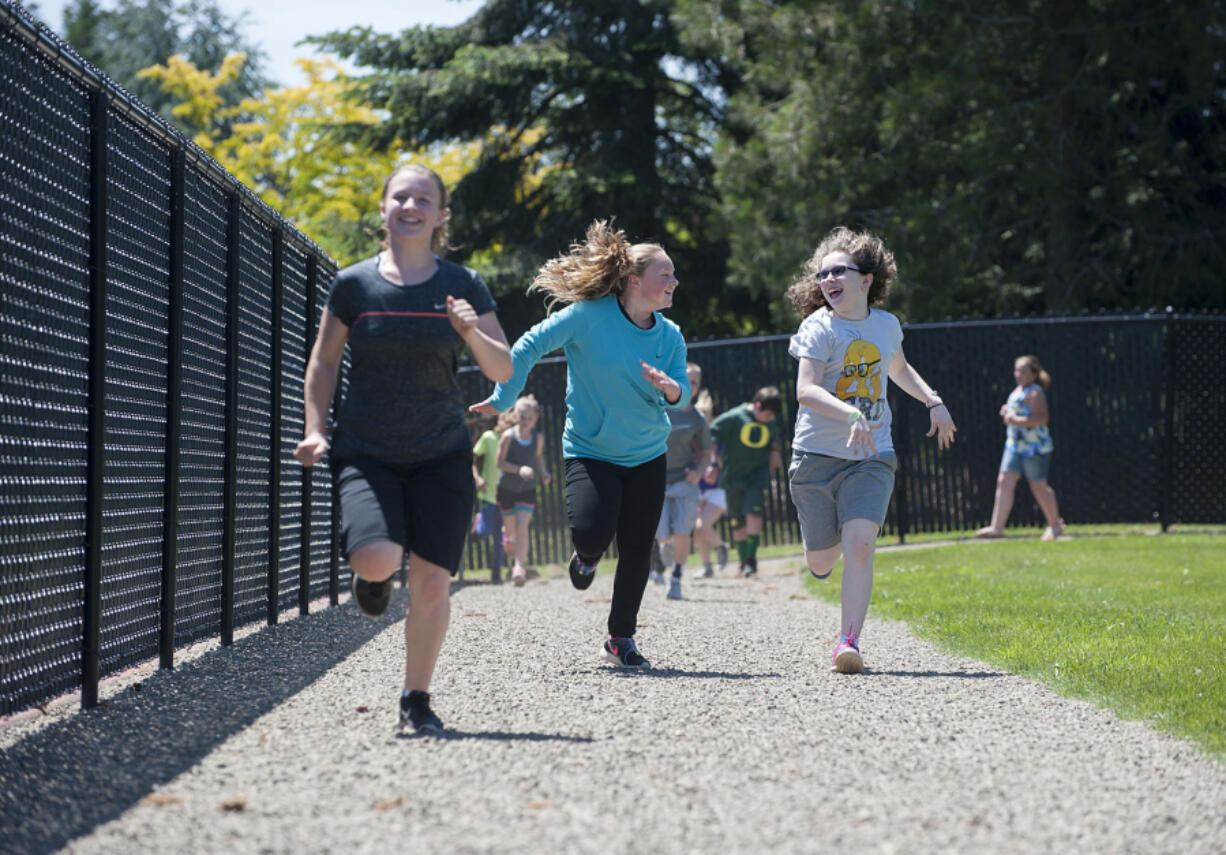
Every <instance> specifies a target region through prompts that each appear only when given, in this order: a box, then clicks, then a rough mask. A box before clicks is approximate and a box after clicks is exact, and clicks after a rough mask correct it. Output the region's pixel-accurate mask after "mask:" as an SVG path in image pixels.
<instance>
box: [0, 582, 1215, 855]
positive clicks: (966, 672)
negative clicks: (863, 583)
mask: <svg viewBox="0 0 1226 855" xmlns="http://www.w3.org/2000/svg"><path fill="white" fill-rule="evenodd" d="M762 566H763V570H762V573H761V575H760V577H759V578H757V579H753V580H740V579H734V578H720V579H713V580H703V581H691V580H689V579H687V580H686V583H685V596H686V599H685V600H683V601H681V602H670V601H666V600H665V599H664V588H663V587H659V586H654V585H649V586H648V590H647V595H646V597H645V600H644V605H643V609H642V612H641V614H640V624H641V625H640V629H639V633H638V640H639V643H640V645H641V647H642V650H643V652H644V654H645V655H647V657H648V658H649V659H651V661H652V662H653V664H654V665H655V668H654V669H652V670H651V671H648V672H628V671H622V670H618V669H615V668H613V667H611V666H608V665H606V664H604V663H603V661H602V660H601V658H600V643H601V640H602V638H603V632H604V625H605V619H606V616H607V612H608V597H609V595H610V592H611V589H612V577H611V576H608V575H601V576H599V577H597V579H596V582H595V584H594V585H593V586H592V588H591V590H589V591H585V592H577V591H575V590H573V589H572V588H571V586H570V584H569V582H568V581H567V580H566V579H565V578H563V577H557V578H550V579H541V580H539V581H533V582H530V583H529V584H528V585H527V586H526V587H524V588H522V589H515V588H512V587H511V586H510V585H505V586H501V587H494V586H491V585H487V584H480V583H477V584H466V585H460V586H457V587H456V589H455V592H454V595H453V598H452V624H451V630H450V633H449V635H448V639H447V643H446V645H445V647H444V649H443V655H442V658H441V660H440V663H439V667H438V670H437V673H436V676H435V682H434V686H433V705H434V708H435V711H436V712H437V713H438V714H439V715H440V717H441V718H442V719H443V721H444V722H445V723H446V725H447V727H448V735H447V736H446V737H444V738H436V739H432V738H418V737H408V736H398V735H397V734H396V733H395V727H394V725H395V710H396V695H397V693H398V687H399V685H400V683H401V680H402V679H403V667H404V664H403V646H404V641H403V633H402V629H401V627H402V622H401V621H400V620H399V618H398V617H393V616H392V615H393V614H395V615H403V610H404V607H405V605H406V603H407V599H406V595H405V592H404V591H400V590H398V591H397V594H396V598H395V599H394V600H393V603H392V611H391V613H389V616H387V617H385V618H384V619H381V620H380V621H370V620H366V619H364V618H362V617H360V616H359V615H358V614H357V613H356V611H355V609H354V607H353V606H352V605H351V604H346V605H343V606H341V607H340V608H334V609H325V610H322V611H319V612H317V613H315V614H312V615H309V616H307V617H304V618H297V619H294V620H291V621H288V622H285V623H283V624H281V625H278V626H276V627H273V628H270V629H267V630H264V631H261V632H257V633H253V634H251V635H249V636H247V637H245V638H243V639H240V640H239V641H237V642H236V643H235V644H234V645H233V646H232V647H231V648H228V649H224V650H214V651H211V652H209V653H206V654H204V655H202V656H199V657H198V658H196V659H194V660H193V661H190V662H187V663H185V664H181V665H179V666H178V667H177V668H176V670H175V671H174V672H156V673H152V674H150V675H148V676H147V677H146V678H144V679H143V680H142V683H141V686H140V691H134V690H133V689H132V688H131V686H129V687H127V688H126V689H123V690H122V691H115V692H113V693H112V695H111V697H110V698H109V699H108V700H107V701H106V702H105V703H104V704H103V705H102V706H100V707H99V708H98V709H95V710H91V711H89V712H85V713H80V712H72V713H71V714H64V715H61V716H59V717H58V718H57V719H56V720H54V721H50V722H41V723H38V724H37V726H35V725H33V724H31V723H30V722H29V721H28V720H27V721H26V723H24V724H22V723H17V724H15V725H14V724H10V725H9V726H7V727H6V728H4V729H3V731H6V732H4V733H0V808H2V816H3V818H2V819H0V852H4V853H38V852H54V851H57V850H61V849H62V850H63V851H65V852H71V853H80V855H85V854H86V853H119V852H123V853H127V852H132V851H144V852H193V853H228V854H232V855H244V853H282V852H285V853H299V855H300V853H324V852H328V853H335V852H392V851H417V852H526V851H545V852H593V853H595V852H601V853H606V852H631V851H641V852H650V853H674V852H677V853H680V852H721V853H722V852H751V851H752V852H761V851H771V852H827V851H829V852H835V851H838V852H847V851H855V852H870V853H878V852H880V853H910V852H916V853H926V852H934V853H935V852H940V853H949V852H967V853H972V852H973V853H980V852H992V853H1044V852H1059V853H1073V852H1075V853H1097V852H1102V853H1147V855H1148V853H1166V852H1170V853H1181V854H1182V855H1188V854H1189V853H1191V854H1192V855H1196V853H1221V852H1223V851H1226V766H1223V765H1222V764H1220V763H1217V762H1215V761H1213V760H1211V759H1208V758H1206V757H1205V756H1204V755H1202V754H1200V753H1199V752H1198V751H1197V750H1196V749H1195V748H1193V747H1192V746H1191V745H1189V744H1187V743H1183V742H1180V741H1178V740H1175V739H1172V738H1170V737H1167V736H1164V735H1162V734H1159V733H1157V732H1155V731H1154V730H1152V729H1151V728H1149V727H1148V726H1147V725H1145V724H1144V723H1140V722H1126V721H1120V720H1119V719H1117V718H1116V717H1115V716H1113V715H1112V714H1110V713H1108V712H1105V711H1103V710H1100V709H1097V708H1095V707H1093V706H1091V705H1089V704H1086V703H1082V702H1079V701H1072V700H1067V699H1064V698H1061V697H1059V696H1057V695H1055V694H1054V693H1052V692H1051V691H1050V690H1048V689H1046V688H1043V687H1042V686H1040V685H1038V684H1036V683H1033V682H1030V681H1028V680H1024V679H1021V678H1018V677H1013V676H1010V675H1008V674H1006V673H1003V672H1000V671H997V670H996V669H994V668H992V667H990V666H986V665H983V664H982V663H978V662H975V661H971V660H967V659H962V658H958V657H954V656H950V655H947V654H945V653H942V652H940V651H939V650H938V649H937V648H935V647H934V646H932V645H931V644H928V643H926V642H923V641H920V640H918V639H916V638H915V637H914V636H912V635H911V634H910V632H909V631H908V630H907V627H906V626H905V625H904V624H901V623H896V622H883V621H877V620H873V619H872V616H871V615H870V621H869V625H868V632H867V633H866V634H865V636H864V640H863V646H864V653H865V662H866V665H867V667H868V669H869V670H868V671H867V672H866V673H864V674H862V675H858V676H844V675H836V674H831V673H830V672H829V671H828V665H829V656H830V652H831V650H832V648H833V643H834V634H835V631H836V629H837V625H838V612H837V609H836V608H834V607H832V606H830V605H827V604H825V603H822V602H820V601H817V600H815V599H813V598H812V597H809V596H807V595H806V594H805V593H804V591H803V588H802V585H801V582H800V579H799V577H798V575H797V573H796V567H797V566H798V564H797V562H796V561H795V560H791V561H772V562H763V564H762ZM474 575H475V576H476V577H477V578H482V577H483V574H474Z"/></svg>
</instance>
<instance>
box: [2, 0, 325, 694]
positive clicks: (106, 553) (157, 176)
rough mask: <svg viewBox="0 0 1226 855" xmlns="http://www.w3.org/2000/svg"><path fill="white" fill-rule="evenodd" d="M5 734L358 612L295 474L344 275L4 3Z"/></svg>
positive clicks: (318, 487)
mask: <svg viewBox="0 0 1226 855" xmlns="http://www.w3.org/2000/svg"><path fill="white" fill-rule="evenodd" d="M0 129H2V131H0V133H2V134H3V136H2V142H0V223H2V224H3V230H2V231H0V265H2V266H0V337H2V341H3V349H2V350H0V545H2V550H3V552H2V555H0V714H5V713H9V712H12V711H14V710H17V709H21V708H25V707H28V706H31V705H34V704H37V703H40V702H42V701H44V700H46V699H48V698H50V697H54V696H55V695H57V694H59V693H62V692H66V691H71V690H74V689H78V688H80V689H81V690H82V702H83V705H85V706H92V705H93V704H94V703H95V702H96V700H97V689H98V679H99V676H100V675H104V674H108V673H113V672H116V671H118V670H120V669H123V668H125V667H129V666H131V665H133V664H135V663H138V662H141V661H145V660H148V659H150V658H152V657H155V656H156V657H158V658H159V659H160V661H161V663H162V665H163V666H167V667H168V666H170V665H171V664H172V662H173V655H174V650H175V648H176V647H177V646H181V645H184V644H188V643H191V642H195V641H198V640H201V639H206V638H216V637H219V636H220V638H221V639H222V641H223V642H224V643H229V642H230V641H231V640H232V638H233V633H234V630H235V628H236V627H240V626H243V625H247V624H251V623H254V622H256V621H260V620H267V621H269V622H275V621H276V619H277V614H278V613H279V612H280V611H281V610H283V609H286V608H290V607H292V606H293V605H294V604H297V605H298V607H299V609H301V610H303V611H305V610H306V609H307V604H308V602H309V601H310V600H312V599H316V598H319V597H322V596H326V595H330V596H331V598H332V600H333V601H335V600H336V599H337V561H336V556H335V551H334V549H333V548H332V544H333V543H334V541H335V538H334V535H333V531H332V528H333V522H332V512H331V505H332V503H331V485H330V482H329V480H328V477H327V472H326V471H325V469H324V468H317V469H316V470H314V471H312V472H310V473H309V474H307V475H305V476H304V472H303V469H302V467H300V466H299V465H298V464H297V463H296V462H295V461H294V460H293V458H292V457H291V456H290V452H291V451H292V449H293V445H294V442H295V439H296V438H297V437H298V436H300V435H301V432H302V412H303V401H302V375H303V370H304V367H305V363H306V358H307V348H308V346H309V344H310V343H311V341H312V340H313V338H314V327H315V324H316V318H317V315H318V312H317V304H318V303H319V302H320V300H321V296H320V295H321V294H322V293H323V290H324V289H325V288H326V286H327V283H328V281H329V280H330V279H331V277H332V275H333V273H334V269H335V268H334V265H333V263H332V261H331V260H330V259H329V258H328V257H327V256H326V255H325V254H324V253H323V252H322V251H321V250H320V249H319V248H318V247H316V246H315V245H314V244H313V243H311V242H310V241H309V240H307V239H306V238H305V237H303V236H302V235H301V234H300V233H298V232H297V231H295V230H294V229H293V228H292V227H291V226H289V225H288V224H287V223H285V222H284V221H283V220H282V219H281V218H280V217H279V216H278V215H277V214H276V213H275V212H273V211H272V210H270V209H269V208H267V207H266V206H265V205H263V204H262V203H261V202H260V201H259V199H258V198H257V197H255V196H254V195H253V194H251V193H250V192H249V191H247V190H246V189H244V188H243V187H242V186H241V185H240V184H239V183H238V182H237V181H236V180H235V179H233V178H232V177H230V176H229V175H227V174H226V173H225V171H224V170H222V169H221V168H220V167H219V166H218V165H217V164H216V163H215V162H213V161H212V160H211V159H209V158H208V157H207V156H205V155H204V154H203V153H202V152H200V151H199V149H197V148H196V147H195V146H193V145H192V144H191V143H190V142H189V141H187V140H186V139H185V138H184V137H183V136H182V135H181V134H179V133H178V132H177V131H176V130H174V129H173V128H172V127H171V126H169V125H168V124H166V123H165V122H163V121H162V120H161V119H159V118H158V117H157V116H156V115H155V114H153V113H152V112H150V111H149V110H148V109H147V108H145V107H143V106H142V105H140V104H139V103H137V102H135V101H134V100H133V99H132V98H131V97H130V96H128V95H127V94H126V93H125V92H123V91H122V90H121V89H120V88H119V87H117V86H116V85H115V84H114V83H113V82H111V81H110V80H109V79H107V78H106V77H105V76H104V75H102V74H101V73H100V72H98V71H97V70H95V69H93V68H92V67H90V66H89V65H88V64H86V63H85V62H83V61H82V60H81V59H80V58H79V57H77V56H76V55H75V54H74V53H73V52H72V51H71V49H69V48H66V47H65V46H64V45H63V44H62V43H60V42H59V41H58V39H56V38H55V37H54V35H53V34H51V33H50V32H49V31H47V30H45V29H42V28H39V27H37V26H36V25H35V24H34V23H33V22H32V21H31V20H29V19H28V18H26V17H25V15H24V13H22V12H21V11H20V9H18V8H17V7H14V6H13V5H11V4H9V3H7V2H5V3H3V4H0Z"/></svg>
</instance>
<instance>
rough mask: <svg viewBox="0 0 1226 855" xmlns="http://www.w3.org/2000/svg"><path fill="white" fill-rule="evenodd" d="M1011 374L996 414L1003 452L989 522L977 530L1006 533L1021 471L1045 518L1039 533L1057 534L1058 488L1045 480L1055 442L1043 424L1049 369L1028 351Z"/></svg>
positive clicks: (1059, 528)
mask: <svg viewBox="0 0 1226 855" xmlns="http://www.w3.org/2000/svg"><path fill="white" fill-rule="evenodd" d="M1013 379H1014V380H1016V381H1017V387H1016V388H1015V389H1014V390H1013V391H1012V392H1011V393H1010V394H1009V400H1007V401H1006V402H1005V403H1004V404H1003V405H1002V406H1001V408H1000V420H1001V421H1002V422H1004V424H1005V453H1004V454H1003V455H1002V456H1001V459H1000V474H998V475H997V477H996V499H995V502H994V504H993V506H992V522H991V523H990V524H989V525H987V526H985V527H983V528H981V529H979V530H978V531H977V532H975V536H976V537H1004V536H1005V522H1007V521H1008V519H1009V512H1010V511H1012V510H1013V491H1014V489H1015V488H1016V487H1017V482H1018V479H1019V478H1020V477H1021V476H1022V475H1025V476H1026V482H1027V483H1028V484H1030V492H1032V493H1033V494H1034V498H1035V501H1036V502H1038V503H1039V508H1040V510H1042V511H1043V516H1044V518H1046V520H1047V530H1046V531H1044V532H1043V536H1042V538H1041V539H1042V540H1055V539H1056V538H1057V537H1059V536H1060V533H1061V532H1062V531H1064V520H1062V519H1061V518H1060V506H1059V504H1057V502H1056V491H1055V490H1053V489H1052V487H1051V485H1050V484H1048V483H1047V470H1048V468H1049V467H1050V465H1051V454H1052V448H1053V446H1052V441H1051V431H1049V430H1048V428H1047V396H1046V395H1044V394H1043V393H1044V391H1045V390H1046V389H1047V386H1048V384H1050V383H1051V375H1049V374H1048V373H1047V372H1046V371H1044V370H1043V366H1042V365H1041V364H1040V363H1039V358H1038V357H1037V356H1032V355H1030V354H1027V355H1025V356H1019V357H1018V358H1017V361H1016V362H1014V363H1013Z"/></svg>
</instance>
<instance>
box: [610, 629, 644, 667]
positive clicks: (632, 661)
mask: <svg viewBox="0 0 1226 855" xmlns="http://www.w3.org/2000/svg"><path fill="white" fill-rule="evenodd" d="M604 658H605V659H607V660H608V661H609V662H612V663H613V664H614V665H619V666H621V667H622V668H650V667H651V663H650V662H648V661H647V660H646V659H644V658H643V654H642V653H639V649H638V647H637V646H636V645H635V643H634V639H633V638H615V637H613V636H611V635H610V636H609V637H608V638H606V639H605V642H604Z"/></svg>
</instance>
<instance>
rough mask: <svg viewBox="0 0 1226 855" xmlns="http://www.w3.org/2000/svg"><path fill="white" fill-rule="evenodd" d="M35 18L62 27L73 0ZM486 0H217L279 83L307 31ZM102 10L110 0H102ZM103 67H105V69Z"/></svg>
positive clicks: (400, 23)
mask: <svg viewBox="0 0 1226 855" xmlns="http://www.w3.org/2000/svg"><path fill="white" fill-rule="evenodd" d="M37 2H38V17H39V18H40V19H41V20H42V21H43V22H44V23H45V24H47V25H48V26H49V27H51V29H53V30H55V31H56V32H57V33H58V32H62V31H63V25H64V7H65V6H67V5H69V2H71V0H37ZM483 2H484V0H292V2H291V0H262V2H260V0H218V2H217V5H218V6H220V7H221V9H222V11H224V12H225V13H226V14H227V15H229V16H231V17H232V18H237V17H238V16H239V15H240V14H242V13H243V12H246V13H247V17H246V19H245V22H244V26H243V35H244V37H245V38H246V39H247V40H248V41H249V42H251V43H252V44H256V45H259V46H260V47H261V48H262V49H263V50H264V53H265V54H266V55H267V60H266V64H265V69H264V70H265V74H266V75H267V76H268V77H269V78H271V79H273V80H276V81H277V82H278V83H280V84H281V85H283V86H292V85H297V84H300V83H303V82H305V79H304V77H303V75H302V73H301V72H300V71H299V70H298V69H297V68H296V67H295V66H294V59H295V58H297V57H310V56H313V55H314V53H313V48H312V46H310V45H303V46H301V47H294V42H296V41H298V40H300V39H302V38H305V37H306V36H317V35H323V34H324V33H328V32H332V31H333V30H345V29H348V28H349V27H352V26H369V27H371V28H373V29H374V30H375V32H380V33H395V32H399V31H401V30H405V29H408V28H409V27H412V26H415V25H418V24H421V25H426V24H434V25H439V26H451V25H454V24H458V23H460V22H461V21H464V20H466V19H467V18H469V17H471V16H472V15H473V14H474V13H475V12H476V11H477V10H478V9H480V8H481V5H482V3H483ZM100 5H101V6H102V7H103V8H105V9H111V8H114V7H115V6H116V3H115V2H114V0H102V2H101V4H100ZM103 70H104V71H105V69H103Z"/></svg>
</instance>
